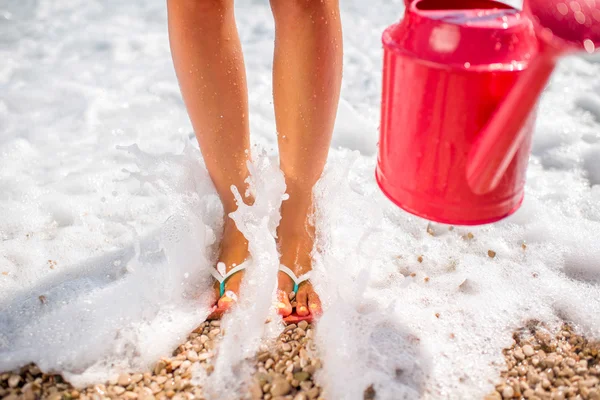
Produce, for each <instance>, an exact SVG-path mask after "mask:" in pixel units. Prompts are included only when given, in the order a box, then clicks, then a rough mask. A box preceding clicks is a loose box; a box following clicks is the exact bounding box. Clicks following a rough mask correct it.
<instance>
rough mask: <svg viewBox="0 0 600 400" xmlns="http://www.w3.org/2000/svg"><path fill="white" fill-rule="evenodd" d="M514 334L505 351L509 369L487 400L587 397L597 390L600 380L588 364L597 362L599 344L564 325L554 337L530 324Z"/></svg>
mask: <svg viewBox="0 0 600 400" xmlns="http://www.w3.org/2000/svg"><path fill="white" fill-rule="evenodd" d="M513 337H514V338H515V343H514V345H513V346H512V347H511V348H510V349H505V352H504V354H505V358H506V363H507V366H508V368H507V369H506V370H505V371H504V372H503V373H502V379H503V383H501V384H499V385H497V386H496V391H495V392H493V394H490V395H489V396H487V397H486V399H488V400H492V399H496V400H497V399H499V398H521V397H523V398H525V399H534V400H565V399H567V398H568V399H571V398H575V399H583V400H590V399H592V398H593V396H594V395H595V393H596V391H598V390H600V379H599V378H598V377H597V376H595V375H596V370H595V368H594V367H590V364H592V365H596V364H599V363H600V355H599V354H598V343H592V342H588V341H587V340H586V338H584V337H582V336H579V335H576V334H575V332H574V331H573V329H572V328H570V327H569V326H568V325H566V324H565V325H564V327H563V329H562V330H560V331H558V333H557V334H556V335H555V336H552V335H551V334H550V333H549V332H548V331H547V330H546V329H545V328H544V327H542V326H539V325H533V326H528V327H527V328H523V329H521V330H520V331H518V332H516V333H515V334H514V335H513ZM595 400H600V394H598V398H597V399H595Z"/></svg>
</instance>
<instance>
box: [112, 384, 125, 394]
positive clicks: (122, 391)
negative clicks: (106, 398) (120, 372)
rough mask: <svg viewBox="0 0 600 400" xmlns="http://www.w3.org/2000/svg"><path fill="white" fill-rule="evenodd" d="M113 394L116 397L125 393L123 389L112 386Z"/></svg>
mask: <svg viewBox="0 0 600 400" xmlns="http://www.w3.org/2000/svg"><path fill="white" fill-rule="evenodd" d="M112 390H113V392H115V393H116V394H117V395H120V394H123V393H125V388H124V387H123V386H113V388H112Z"/></svg>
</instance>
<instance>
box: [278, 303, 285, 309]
mask: <svg viewBox="0 0 600 400" xmlns="http://www.w3.org/2000/svg"><path fill="white" fill-rule="evenodd" d="M277 307H279V308H285V307H286V305H285V303H279V304H277Z"/></svg>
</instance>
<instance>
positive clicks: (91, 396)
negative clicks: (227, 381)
mask: <svg viewBox="0 0 600 400" xmlns="http://www.w3.org/2000/svg"><path fill="white" fill-rule="evenodd" d="M222 334H223V333H222V332H221V329H220V321H212V322H203V323H202V324H201V325H200V326H199V327H198V328H196V329H195V330H194V331H193V332H192V333H190V335H189V336H188V338H187V341H186V342H185V343H183V344H181V345H180V346H178V347H177V348H176V349H175V351H174V352H173V355H172V356H171V357H163V358H161V359H160V360H159V361H158V362H157V363H156V364H155V365H154V367H153V370H152V371H147V372H144V373H134V374H121V375H119V376H118V377H115V378H114V379H111V380H110V381H109V382H106V383H105V384H96V385H92V386H89V387H87V388H85V389H82V390H77V389H74V388H73V387H72V386H71V385H70V384H68V382H65V381H64V380H63V379H62V377H61V376H60V375H48V374H44V373H42V371H40V369H39V368H38V367H37V366H35V365H33V364H30V365H28V366H25V367H23V368H21V369H20V370H19V371H14V372H5V373H0V397H1V398H2V399H4V400H19V399H23V400H35V399H49V400H73V399H79V400H103V399H140V400H152V399H156V400H166V399H175V400H184V399H205V397H204V390H203V387H202V386H200V385H198V384H195V383H194V380H195V376H196V377H197V376H198V375H203V374H204V373H205V374H206V375H210V374H211V373H212V371H213V370H214V367H213V365H212V360H213V359H214V356H215V352H216V351H218V344H219V339H220V337H221V335H222ZM313 338H314V327H313V326H312V325H310V324H308V323H306V322H301V323H299V324H298V325H295V324H292V325H288V326H287V327H286V328H285V329H284V331H283V332H282V333H281V335H280V336H279V337H278V338H277V340H276V341H275V342H274V343H271V344H270V345H267V344H264V345H262V346H261V349H260V351H259V352H258V354H257V355H256V357H255V359H254V364H255V367H256V371H255V373H254V375H253V378H252V381H251V382H250V384H249V385H248V396H249V398H250V399H252V400H259V399H264V400H320V399H324V398H323V397H321V396H322V390H321V387H320V386H319V385H318V382H316V381H315V380H314V376H315V374H316V373H317V372H318V371H319V370H320V369H321V367H322V362H321V360H320V359H319V357H318V355H317V353H316V345H315V343H314V341H313ZM513 339H514V344H513V346H511V347H510V348H507V349H504V350H503V354H504V356H505V361H506V367H505V368H503V370H502V371H501V375H500V376H499V377H498V379H497V380H496V381H497V382H498V383H497V384H496V386H495V391H493V392H491V393H490V394H488V395H486V396H485V397H484V399H485V400H499V399H520V398H525V399H532V400H546V399H547V400H564V399H570V398H572V399H584V400H600V340H589V339H587V338H585V337H584V336H581V335H578V334H577V333H575V331H574V329H573V328H572V327H571V326H570V325H568V324H564V325H563V326H562V328H561V329H560V330H559V331H558V332H554V333H552V332H550V331H549V330H548V329H546V328H545V327H544V326H543V324H540V323H539V322H536V321H533V322H531V323H529V324H527V325H526V326H525V327H523V328H521V329H519V330H518V331H517V332H515V333H514V334H513ZM198 368H200V369H201V370H198ZM223 390H226V389H223ZM242 396H243V394H240V398H241V397H242ZM363 398H364V399H365V400H367V399H368V400H373V399H377V398H378V397H377V391H376V388H374V387H373V386H372V385H371V386H369V387H368V388H366V389H365V391H364V393H363Z"/></svg>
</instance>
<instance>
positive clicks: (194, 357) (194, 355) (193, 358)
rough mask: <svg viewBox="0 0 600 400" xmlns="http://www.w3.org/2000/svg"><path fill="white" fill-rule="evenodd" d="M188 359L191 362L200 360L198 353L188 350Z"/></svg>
mask: <svg viewBox="0 0 600 400" xmlns="http://www.w3.org/2000/svg"><path fill="white" fill-rule="evenodd" d="M186 357H187V359H188V360H190V361H191V362H196V361H198V360H199V358H198V353H197V352H196V351H194V350H188V351H187V353H186Z"/></svg>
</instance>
